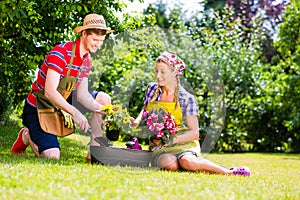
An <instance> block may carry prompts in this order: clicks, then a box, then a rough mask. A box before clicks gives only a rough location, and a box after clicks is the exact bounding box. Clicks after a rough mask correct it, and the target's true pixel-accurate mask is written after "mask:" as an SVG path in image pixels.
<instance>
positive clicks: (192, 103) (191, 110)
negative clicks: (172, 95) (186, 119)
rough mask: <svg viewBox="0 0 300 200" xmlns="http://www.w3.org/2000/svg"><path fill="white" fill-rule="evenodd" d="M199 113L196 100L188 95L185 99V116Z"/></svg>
mask: <svg viewBox="0 0 300 200" xmlns="http://www.w3.org/2000/svg"><path fill="white" fill-rule="evenodd" d="M193 115H197V116H198V115H199V111H198V102H197V101H196V99H195V97H194V96H192V95H190V96H189V97H188V99H187V106H186V116H193Z"/></svg>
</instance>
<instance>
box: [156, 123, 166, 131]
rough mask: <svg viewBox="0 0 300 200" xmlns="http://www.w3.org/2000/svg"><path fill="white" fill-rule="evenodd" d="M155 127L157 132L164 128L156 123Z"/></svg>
mask: <svg viewBox="0 0 300 200" xmlns="http://www.w3.org/2000/svg"><path fill="white" fill-rule="evenodd" d="M155 127H156V130H157V131H161V130H162V129H164V128H165V126H164V125H163V124H162V123H156V124H155Z"/></svg>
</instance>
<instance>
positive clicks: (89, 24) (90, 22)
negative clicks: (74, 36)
mask: <svg viewBox="0 0 300 200" xmlns="http://www.w3.org/2000/svg"><path fill="white" fill-rule="evenodd" d="M92 28H95V29H102V30H106V33H111V32H113V31H114V30H111V29H110V28H107V27H106V23H105V20H104V17H103V16H102V15H98V14H88V15H87V16H85V18H84V20H83V26H77V27H76V28H75V29H74V31H75V32H76V33H78V34H80V33H81V31H83V30H86V29H92Z"/></svg>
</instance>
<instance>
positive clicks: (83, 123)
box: [73, 108, 90, 133]
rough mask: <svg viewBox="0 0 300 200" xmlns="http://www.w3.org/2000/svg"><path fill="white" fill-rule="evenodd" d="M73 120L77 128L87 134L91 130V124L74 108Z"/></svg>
mask: <svg viewBox="0 0 300 200" xmlns="http://www.w3.org/2000/svg"><path fill="white" fill-rule="evenodd" d="M73 119H74V122H75V123H76V124H77V126H78V127H79V128H80V129H81V130H83V131H84V133H86V132H87V131H88V129H89V128H90V125H89V122H88V120H87V119H86V117H85V116H84V115H83V114H82V113H81V112H80V111H79V110H77V109H76V108H74V112H73Z"/></svg>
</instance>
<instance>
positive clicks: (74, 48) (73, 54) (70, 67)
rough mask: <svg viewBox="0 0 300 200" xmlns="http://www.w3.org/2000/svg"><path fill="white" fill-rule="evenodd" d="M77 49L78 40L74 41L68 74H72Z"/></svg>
mask: <svg viewBox="0 0 300 200" xmlns="http://www.w3.org/2000/svg"><path fill="white" fill-rule="evenodd" d="M75 50H76V42H75V41H74V42H73V44H72V56H71V59H70V63H69V68H68V72H67V76H69V75H70V72H71V69H72V63H73V60H74V57H75Z"/></svg>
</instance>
